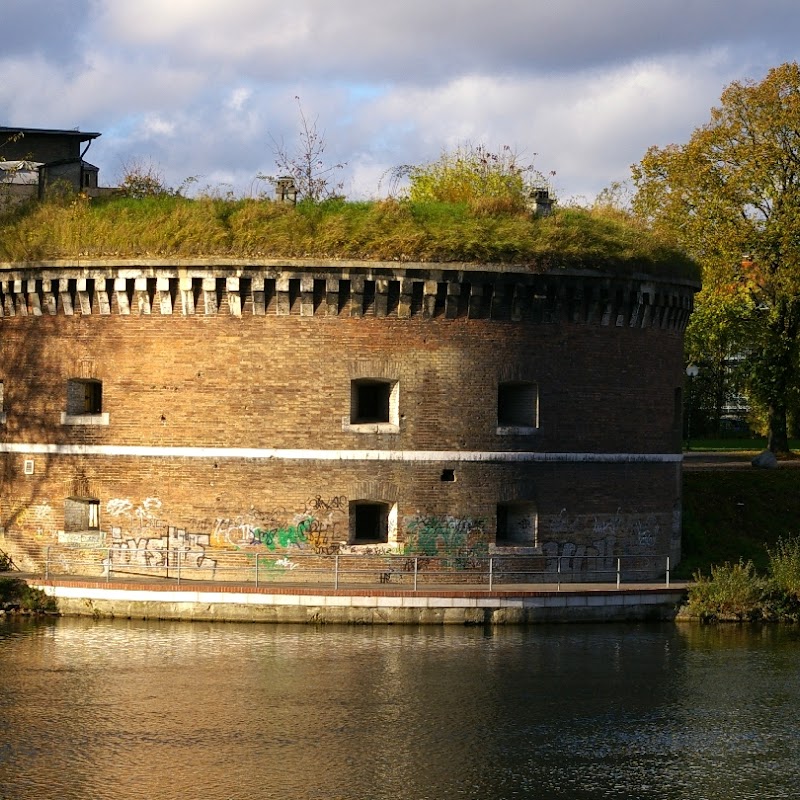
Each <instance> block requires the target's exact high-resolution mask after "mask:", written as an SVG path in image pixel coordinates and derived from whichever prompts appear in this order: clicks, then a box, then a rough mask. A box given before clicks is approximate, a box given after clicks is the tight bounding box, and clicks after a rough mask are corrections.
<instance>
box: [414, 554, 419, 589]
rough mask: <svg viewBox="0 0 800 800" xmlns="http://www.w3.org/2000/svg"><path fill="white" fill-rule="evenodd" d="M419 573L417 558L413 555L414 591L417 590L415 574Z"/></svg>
mask: <svg viewBox="0 0 800 800" xmlns="http://www.w3.org/2000/svg"><path fill="white" fill-rule="evenodd" d="M418 574H419V558H417V556H414V591H415V592H416V591H417V575H418Z"/></svg>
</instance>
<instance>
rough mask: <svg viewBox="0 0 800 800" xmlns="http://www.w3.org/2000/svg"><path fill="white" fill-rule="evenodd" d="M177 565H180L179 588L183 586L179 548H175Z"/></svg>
mask: <svg viewBox="0 0 800 800" xmlns="http://www.w3.org/2000/svg"><path fill="white" fill-rule="evenodd" d="M175 563H176V564H177V565H178V586H180V585H181V555H180V552H179V551H178V548H177V547H176V548H175Z"/></svg>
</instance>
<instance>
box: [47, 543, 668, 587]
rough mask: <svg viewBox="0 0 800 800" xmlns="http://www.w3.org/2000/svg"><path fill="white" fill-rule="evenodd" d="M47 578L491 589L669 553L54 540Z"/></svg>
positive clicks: (631, 575) (619, 577) (645, 572)
mask: <svg viewBox="0 0 800 800" xmlns="http://www.w3.org/2000/svg"><path fill="white" fill-rule="evenodd" d="M44 567H45V578H46V579H49V578H56V577H66V576H83V577H92V578H95V579H100V580H105V581H107V582H109V583H110V582H111V581H112V580H114V579H126V580H137V579H153V578H161V579H164V580H169V581H174V582H176V583H178V584H180V583H181V582H185V581H206V582H208V581H213V582H217V583H224V582H230V583H244V584H254V585H255V586H264V585H268V584H285V585H302V586H321V587H327V588H332V589H341V588H368V587H375V586H379V587H382V586H385V587H386V588H388V587H390V586H392V587H396V588H400V589H408V590H412V591H420V590H421V589H423V588H424V587H433V586H435V585H437V586H441V585H453V584H457V585H470V586H473V587H476V588H485V589H488V590H492V589H495V588H498V587H499V586H501V585H502V586H504V585H509V584H512V585H520V584H536V583H547V584H556V585H557V586H558V587H559V588H560V586H561V584H562V583H611V584H615V585H616V586H617V587H619V586H620V585H621V584H622V583H623V582H624V583H637V582H643V581H650V582H653V581H657V582H663V583H664V585H666V586H669V584H670V559H669V557H668V556H584V555H580V556H575V555H573V556H547V555H543V554H542V555H539V554H533V555H517V554H508V555H505V554H500V555H492V556H486V557H476V556H474V555H464V554H459V553H456V554H453V555H440V556H426V555H397V554H388V553H387V554H383V553H369V554H366V553H365V554H361V553H359V554H342V553H339V554H334V555H322V554H312V553H303V552H300V553H292V554H291V555H286V554H283V555H279V554H276V553H272V552H250V551H198V550H194V551H187V550H181V549H180V548H169V549H153V548H147V549H141V550H137V549H132V548H128V547H102V548H83V547H67V546H50V547H48V548H47V549H46V554H45V565H44Z"/></svg>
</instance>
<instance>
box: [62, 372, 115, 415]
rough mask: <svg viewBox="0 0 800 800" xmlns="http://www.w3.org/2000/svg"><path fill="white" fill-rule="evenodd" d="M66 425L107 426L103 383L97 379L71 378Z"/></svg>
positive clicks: (68, 382)
mask: <svg viewBox="0 0 800 800" xmlns="http://www.w3.org/2000/svg"><path fill="white" fill-rule="evenodd" d="M61 422H62V423H63V424H64V425H107V424H108V414H105V413H103V382H102V381H99V380H97V379H96V378H71V379H70V380H68V381H67V411H66V413H65V414H62V418H61Z"/></svg>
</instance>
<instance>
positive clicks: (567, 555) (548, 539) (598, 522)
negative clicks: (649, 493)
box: [540, 508, 673, 572]
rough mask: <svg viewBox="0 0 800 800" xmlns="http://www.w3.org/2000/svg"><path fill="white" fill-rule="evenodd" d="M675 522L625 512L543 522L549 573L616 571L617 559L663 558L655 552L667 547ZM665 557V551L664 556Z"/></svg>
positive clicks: (554, 517) (560, 516) (546, 518)
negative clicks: (668, 536) (624, 556)
mask: <svg viewBox="0 0 800 800" xmlns="http://www.w3.org/2000/svg"><path fill="white" fill-rule="evenodd" d="M672 526H673V521H672V518H671V516H670V518H669V519H662V515H657V514H653V513H650V514H640V513H637V512H635V511H632V512H623V511H622V509H617V511H616V512H614V513H613V514H596V515H593V516H587V515H584V514H568V513H567V510H566V509H563V508H562V509H561V511H560V512H559V513H558V514H554V515H552V516H544V517H542V518H541V519H540V530H541V531H542V539H543V542H542V553H543V554H544V555H545V556H547V562H546V571H548V572H557V571H558V569H559V566H560V569H561V570H562V571H569V572H581V571H613V570H615V569H616V558H617V556H618V555H620V554H625V555H627V556H652V555H658V556H660V555H662V553H655V552H654V551H655V548H657V546H658V544H659V542H662V543H663V544H664V545H665V546H666V545H667V542H668V538H667V539H665V538H664V534H665V532H670V533H671V530H672ZM663 555H666V550H665V552H664V553H663Z"/></svg>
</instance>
